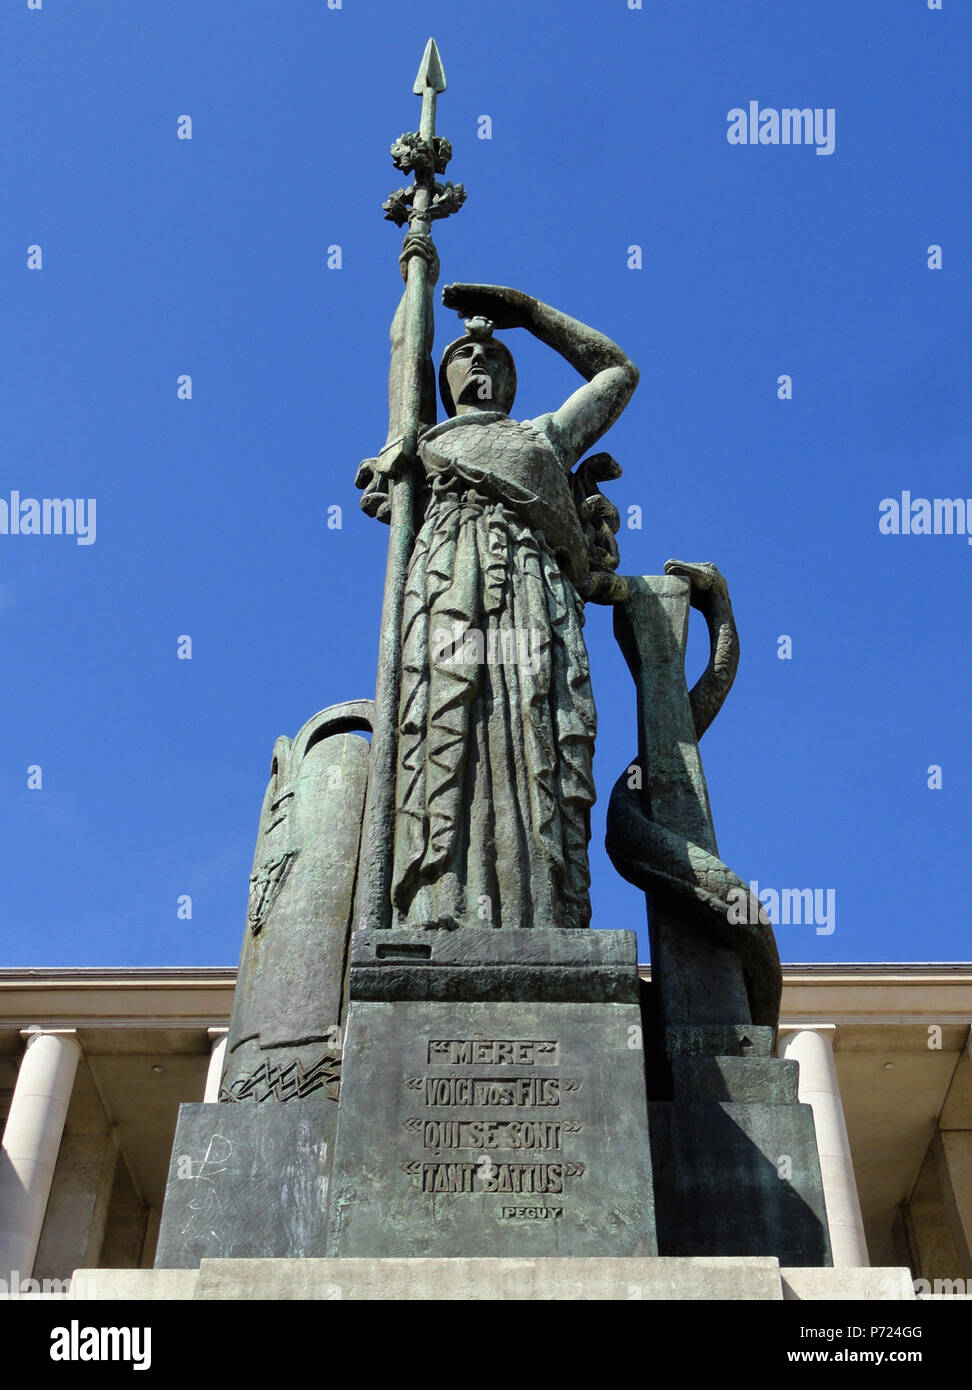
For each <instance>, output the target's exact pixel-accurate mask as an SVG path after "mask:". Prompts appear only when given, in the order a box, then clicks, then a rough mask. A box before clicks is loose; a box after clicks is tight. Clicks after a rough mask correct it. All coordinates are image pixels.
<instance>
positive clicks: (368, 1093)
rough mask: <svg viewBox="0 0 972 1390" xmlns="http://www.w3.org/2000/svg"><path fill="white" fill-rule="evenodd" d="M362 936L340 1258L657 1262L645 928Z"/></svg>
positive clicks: (338, 1201) (346, 1105)
mask: <svg viewBox="0 0 972 1390" xmlns="http://www.w3.org/2000/svg"><path fill="white" fill-rule="evenodd" d="M355 938H356V939H355V941H354V942H353V944H352V957H351V983H350V996H351V1008H350V1015H349V1022H348V1027H347V1033H346V1036H345V1044H344V1059H343V1079H342V1083H341V1102H340V1109H339V1112H338V1129H337V1140H336V1146H335V1159H334V1172H333V1183H332V1195H331V1239H330V1243H329V1246H328V1252H329V1254H331V1255H333V1256H339V1257H342V1258H362V1259H365V1260H375V1259H379V1260H380V1259H385V1258H396V1257H398V1258H404V1259H408V1258H431V1259H434V1258H436V1257H440V1258H441V1257H447V1258H449V1259H450V1260H451V1261H452V1265H453V1267H455V1268H459V1267H461V1266H462V1265H463V1263H464V1257H465V1259H466V1260H468V1259H475V1258H477V1257H478V1258H486V1259H487V1260H488V1259H490V1258H492V1259H494V1260H495V1261H496V1262H500V1261H502V1260H503V1259H507V1258H513V1259H517V1258H525V1259H528V1260H533V1259H537V1258H541V1259H542V1258H544V1257H564V1258H576V1259H578V1260H584V1259H586V1258H590V1257H599V1256H600V1257H604V1256H612V1255H620V1256H632V1257H637V1256H649V1255H654V1254H655V1253H656V1247H655V1234H654V1213H653V1208H652V1195H651V1156H650V1147H649V1137H648V1113H647V1098H646V1086H645V1066H644V1052H643V1047H642V1041H641V1012H640V1007H639V993H638V983H639V982H638V969H637V946H636V941H635V937H634V934H633V933H631V932H608V931H574V932H570V931H539V930H538V931H520V932H515V931H508V932H507V931H500V932H497V931H493V932H491V931H486V930H484V931H468V932H455V933H448V932H441V931H438V932H432V931H430V932H425V933H417V934H406V933H403V932H356V933H355ZM495 1267H496V1265H494V1268H495Z"/></svg>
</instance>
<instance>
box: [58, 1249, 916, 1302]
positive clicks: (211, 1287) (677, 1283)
mask: <svg viewBox="0 0 972 1390" xmlns="http://www.w3.org/2000/svg"><path fill="white" fill-rule="evenodd" d="M75 1290H77V1292H75ZM69 1297H71V1298H74V1299H79V1300H82V1301H84V1300H87V1299H119V1300H123V1299H136V1300H141V1299H173V1298H183V1299H184V1298H193V1299H200V1300H220V1301H224V1300H226V1301H229V1300H232V1301H234V1302H235V1301H239V1300H248V1301H251V1302H252V1301H263V1300H268V1299H270V1300H306V1301H312V1300H338V1299H342V1300H343V1299H350V1300H372V1301H388V1300H396V1301H397V1300H401V1301H407V1302H410V1303H413V1302H419V1303H421V1302H437V1303H438V1302H457V1301H467V1302H468V1301H474V1302H480V1301H483V1300H494V1299H496V1300H500V1301H504V1302H510V1301H530V1300H537V1301H546V1300H551V1299H554V1300H568V1301H575V1302H583V1301H600V1300H606V1299H612V1300H613V1299H623V1300H625V1301H626V1302H627V1301H630V1300H632V1299H634V1300H646V1301H649V1300H650V1301H656V1302H672V1301H678V1302H688V1301H693V1302H698V1301H704V1302H711V1301H730V1300H731V1301H736V1302H738V1301H763V1302H775V1303H779V1302H782V1301H783V1300H784V1299H793V1298H799V1299H808V1300H812V1299H821V1300H831V1299H859V1300H867V1301H872V1300H873V1301H887V1300H907V1299H913V1298H914V1293H913V1290H912V1284H911V1276H910V1274H909V1271H908V1270H906V1269H782V1270H781V1269H780V1265H779V1261H778V1260H774V1259H760V1258H752V1259H731V1258H724V1259H705V1258H699V1259H538V1260H522V1259H452V1260H449V1259H425V1260H423V1259H417V1260H413V1259H386V1260H370V1259H336V1260H317V1259H313V1260H209V1259H206V1260H203V1262H202V1265H201V1266H200V1268H199V1269H198V1270H178V1271H175V1270H167V1269H155V1270H148V1269H130V1270H125V1269H117V1270H104V1269H79V1270H77V1271H75V1282H74V1285H73V1286H72V1291H71V1294H70V1295H69Z"/></svg>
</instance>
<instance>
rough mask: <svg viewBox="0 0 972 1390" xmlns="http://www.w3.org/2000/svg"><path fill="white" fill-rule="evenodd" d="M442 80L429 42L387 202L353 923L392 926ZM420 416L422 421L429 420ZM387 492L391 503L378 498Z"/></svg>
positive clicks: (449, 192) (440, 206)
mask: <svg viewBox="0 0 972 1390" xmlns="http://www.w3.org/2000/svg"><path fill="white" fill-rule="evenodd" d="M445 87H446V79H445V73H444V71H443V68H442V60H441V58H440V57H439V50H438V48H437V47H436V44H435V40H434V39H429V41H428V43H427V45H426V48H425V52H424V54H423V55H422V62H421V64H420V66H419V70H418V76H417V77H416V79H415V84H414V86H413V88H412V90H413V91H414V92H415V94H416V95H417V96H420V97H421V98H422V116H421V120H420V123H419V129H418V131H416V132H410V133H408V134H405V135H401V136H399V138H398V139H397V140H396V141H395V143H394V144H393V145H392V147H391V156H392V160H393V162H394V164H395V167H396V168H398V169H401V170H402V172H403V173H406V174H409V173H411V174H414V178H415V181H414V183H413V184H412V185H411V186H410V187H408V188H402V189H398V190H397V191H396V192H394V193H393V194H392V195H391V196H390V197H389V198H388V199H387V200H386V201H385V203H384V204H383V205H382V206H383V207H384V210H385V217H386V219H387V220H389V221H391V222H394V223H395V224H396V226H399V227H401V226H404V225H405V223H406V222H407V223H408V226H409V231H408V234H407V235H406V237H405V242H404V245H403V247H402V253H401V256H400V264H401V267H402V274H403V276H404V278H405V295H404V298H403V300H402V304H401V307H400V309H399V312H398V314H396V316H395V322H394V323H393V325H392V343H393V355H392V370H391V374H390V377H389V384H388V403H389V417H390V423H389V434H388V442H387V443H386V444H385V447H384V448H383V449H382V451H381V453H380V454H379V456H378V458H377V459H367V460H365V462H364V464H362V467H361V469H360V470H359V474H358V484H359V486H367V487H368V491H369V494H370V497H371V499H372V505H366V504H367V503H368V502H369V495H368V494H366V497H365V499H364V502H363V505H366V509H367V510H371V511H375V512H377V514H378V515H379V516H380V517H381V518H382V519H383V520H388V521H389V523H390V528H391V534H390V535H389V538H388V564H387V567H386V570H385V592H384V598H383V600H382V610H381V633H380V636H379V644H378V679H377V685H376V689H375V711H374V728H373V730H372V736H371V759H370V768H369V773H368V793H367V797H366V799H365V811H364V826H363V835H362V846H361V856H360V860H359V864H360V867H359V874H358V889H357V895H356V900H355V927H356V928H361V927H379V928H383V927H389V926H391V874H392V858H393V852H394V835H395V773H396V767H397V746H398V699H399V692H400V689H401V672H402V608H403V601H404V596H405V580H406V576H407V573H408V563H409V559H410V557H411V554H412V546H413V543H414V540H415V467H416V464H417V461H418V438H419V433H420V431H421V429H422V427H423V425H431V424H434V423H435V404H434V396H432V395H431V391H430V379H431V372H430V368H429V364H430V362H431V351H432V339H433V333H434V325H433V314H432V289H433V286H434V285H435V281H436V277H437V274H438V258H437V256H436V252H435V246H434V243H433V241H432V238H431V235H430V228H431V225H432V223H433V222H434V221H436V220H437V219H438V218H440V217H448V216H449V214H450V213H453V212H456V211H458V209H459V208H460V207H461V206H462V204H463V202H464V201H465V197H466V194H465V190H464V189H463V186H462V184H452V183H446V184H440V183H437V182H436V179H435V175H436V174H441V173H444V172H445V169H446V166H447V164H448V162H449V160H450V159H451V157H452V147H451V145H450V144H449V142H448V140H444V139H443V138H442V137H441V136H438V135H436V133H435V107H436V98H437V96H438V94H439V92H444V91H445ZM423 415H424V416H425V417H426V418H423ZM383 493H384V494H385V496H386V497H387V501H385V500H384V499H383V497H382V494H383Z"/></svg>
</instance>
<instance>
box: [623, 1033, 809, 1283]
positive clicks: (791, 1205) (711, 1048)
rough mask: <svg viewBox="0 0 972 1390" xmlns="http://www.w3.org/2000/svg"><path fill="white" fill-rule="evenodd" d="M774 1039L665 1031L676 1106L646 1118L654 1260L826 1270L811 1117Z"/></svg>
mask: <svg viewBox="0 0 972 1390" xmlns="http://www.w3.org/2000/svg"><path fill="white" fill-rule="evenodd" d="M772 1045H773V1030H772V1029H771V1028H756V1027H752V1026H749V1027H744V1026H741V1025H736V1026H733V1027H725V1028H722V1029H718V1028H712V1027H708V1028H705V1027H703V1028H694V1029H693V1028H684V1029H673V1030H671V1031H670V1032H669V1034H668V1047H669V1065H670V1068H671V1084H672V1091H673V1099H672V1100H670V1101H662V1102H656V1103H653V1104H652V1105H651V1106H650V1107H649V1108H650V1115H651V1119H650V1123H651V1146H652V1160H653V1165H654V1179H655V1196H656V1203H657V1221H658V1249H659V1252H660V1253H661V1254H662V1255H694V1256H700V1255H735V1256H758V1255H773V1256H776V1258H777V1259H778V1260H779V1261H780V1263H781V1264H782V1265H797V1266H816V1265H819V1266H825V1265H831V1264H832V1263H833V1261H832V1258H831V1252H830V1240H829V1236H828V1231H827V1212H826V1206H825V1202H824V1193H823V1184H822V1182H821V1177H820V1162H819V1159H818V1157H817V1144H816V1138H815V1134H814V1124H813V1112H812V1110H811V1109H810V1107H809V1106H808V1105H800V1104H798V1103H797V1081H798V1068H797V1064H796V1063H795V1062H792V1061H790V1062H786V1061H780V1060H778V1059H777V1058H774V1057H772V1056H771V1055H770V1054H771V1049H772Z"/></svg>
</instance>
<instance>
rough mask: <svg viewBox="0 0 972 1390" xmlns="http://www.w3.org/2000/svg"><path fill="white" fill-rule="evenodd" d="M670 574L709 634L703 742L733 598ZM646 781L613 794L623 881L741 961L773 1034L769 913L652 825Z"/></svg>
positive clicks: (720, 679)
mask: <svg viewBox="0 0 972 1390" xmlns="http://www.w3.org/2000/svg"><path fill="white" fill-rule="evenodd" d="M665 573H666V574H671V575H681V576H684V577H685V578H687V579H688V580H689V581H690V583H691V586H692V587H691V603H692V606H693V607H694V608H697V609H698V610H699V612H701V613H702V615H703V617H704V618H705V621H706V624H707V627H708V630H709V643H710V651H709V662H708V665H707V666H706V669H705V671H704V672H703V674H702V675H701V677H700V678H699V680H698V681H697V682H696V684H695V686H694V687H693V688H692V690H691V691H690V692H689V701H690V704H691V710H692V718H693V721H694V725H695V735H696V738H701V737H702V735H703V734H704V733H705V731H706V729H707V728H708V727H709V725H710V724H711V723H712V721H713V719H715V717H716V715H717V714H718V713H719V710H720V709H721V708H722V704H723V702H724V700H725V698H726V696H727V695H728V693H729V688H730V686H731V685H732V683H733V680H734V679H735V675H736V668H737V666H738V664H739V637H738V634H737V632H736V624H735V620H734V618H733V614H732V606H731V604H730V602H729V591H728V588H727V585H726V581H725V579H724V578H723V576H722V575H721V574H720V573H719V571H718V569H717V568H716V567H715V565H712V564H686V563H683V562H682V561H678V560H669V561H668V563H667V564H666V565H665ZM618 578H619V581H620V577H618ZM620 582H623V581H620ZM636 761H637V760H635V762H636ZM643 774H644V777H643V780H644V782H645V786H646V792H645V793H642V792H641V791H639V790H638V789H637V787H633V786H632V785H631V781H632V780H633V779H632V778H631V777H630V775H629V769H625V771H624V772H623V773H622V774H621V776H620V777H619V778H618V780H617V782H616V783H615V785H614V788H613V790H612V792H611V798H610V803H609V805H608V813H607V837H606V847H607V852H608V855H609V856H610V859H611V862H612V863H613V865H614V867H615V868H616V869H617V871H618V873H619V874H620V875H621V876H622V878H625V879H627V880H628V882H629V883H633V884H635V885H636V886H637V887H638V888H641V889H642V890H643V891H644V892H645V893H648V894H650V895H651V897H652V898H653V899H654V900H656V901H658V902H663V903H667V904H669V905H671V906H672V907H675V908H677V910H678V912H679V913H680V915H681V917H682V918H683V920H685V921H687V922H691V923H693V924H695V925H697V926H698V928H699V929H700V930H701V931H702V932H703V933H704V934H705V936H706V937H707V938H709V939H710V940H711V941H712V943H713V944H714V945H716V946H719V947H722V948H726V949H728V950H730V951H732V952H734V953H735V954H736V956H737V957H738V958H739V960H740V962H741V966H742V972H743V979H744V981H745V985H746V992H747V995H748V998H749V1006H750V1011H751V1013H752V1022H753V1023H754V1024H766V1025H769V1026H773V1027H775V1025H776V1024H777V1022H778V1020H779V1009H780V995H781V992H782V977H781V971H780V961H779V954H778V952H777V948H776V940H775V937H774V935H773V928H772V925H771V924H770V921H769V918H768V917H767V915H766V911H765V909H764V908H763V907H762V905H761V904H760V903H759V902H758V901H757V900H756V899H755V898H753V896H752V894H751V893H750V889H749V885H748V884H747V883H744V882H743V880H742V879H741V878H739V877H738V875H736V874H734V873H733V871H732V870H731V869H730V868H729V867H728V865H726V864H724V863H723V862H722V860H721V859H719V858H718V857H717V855H715V854H713V853H710V852H709V851H708V850H706V849H705V848H703V847H702V846H701V845H697V844H693V843H692V842H691V841H690V840H688V839H686V838H685V836H684V835H680V834H678V833H677V832H676V831H674V830H672V829H671V828H669V827H666V826H664V825H661V824H659V823H658V822H657V821H655V820H653V819H652V816H651V808H650V791H651V780H650V779H651V769H650V768H646V769H643Z"/></svg>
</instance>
